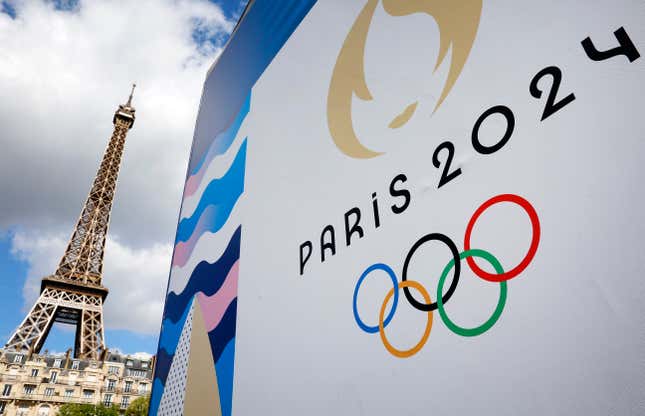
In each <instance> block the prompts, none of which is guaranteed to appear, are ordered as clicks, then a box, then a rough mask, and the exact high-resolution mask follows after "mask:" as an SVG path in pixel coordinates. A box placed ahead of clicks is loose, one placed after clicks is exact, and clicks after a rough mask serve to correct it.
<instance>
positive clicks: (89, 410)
mask: <svg viewBox="0 0 645 416" xmlns="http://www.w3.org/2000/svg"><path fill="white" fill-rule="evenodd" d="M58 416H119V409H118V408H117V407H116V405H112V407H105V406H103V405H102V404H100V405H96V406H95V405H93V404H64V405H62V406H61V407H60V409H59V410H58Z"/></svg>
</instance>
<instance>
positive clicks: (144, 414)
mask: <svg viewBox="0 0 645 416" xmlns="http://www.w3.org/2000/svg"><path fill="white" fill-rule="evenodd" d="M149 404H150V397H139V398H138V399H136V400H135V401H133V402H132V403H130V406H128V410H126V411H125V416H148V405H149Z"/></svg>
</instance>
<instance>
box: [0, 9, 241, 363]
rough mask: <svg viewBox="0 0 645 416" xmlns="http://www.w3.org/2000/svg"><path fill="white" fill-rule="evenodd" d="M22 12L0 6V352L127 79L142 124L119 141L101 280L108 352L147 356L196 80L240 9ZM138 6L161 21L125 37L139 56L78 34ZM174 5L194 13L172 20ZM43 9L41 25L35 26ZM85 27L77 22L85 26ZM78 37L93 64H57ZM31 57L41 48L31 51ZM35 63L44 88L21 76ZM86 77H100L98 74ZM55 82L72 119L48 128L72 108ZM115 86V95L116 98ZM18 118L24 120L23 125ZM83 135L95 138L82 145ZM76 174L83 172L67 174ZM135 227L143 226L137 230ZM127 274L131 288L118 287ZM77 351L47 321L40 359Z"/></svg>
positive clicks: (80, 196)
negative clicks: (121, 152) (135, 85)
mask: <svg viewBox="0 0 645 416" xmlns="http://www.w3.org/2000/svg"><path fill="white" fill-rule="evenodd" d="M27 3H29V6H28V7H27V8H26V9H24V10H23V9H21V7H23V6H20V3H13V2H12V1H10V0H0V35H4V38H5V39H11V38H12V37H13V38H14V40H15V44H14V45H10V44H9V43H11V42H8V43H7V42H4V43H3V44H2V45H0V96H14V97H19V98H17V99H16V100H15V101H12V100H3V102H2V103H0V112H2V114H3V115H0V123H2V124H3V125H4V126H7V129H8V133H7V135H6V136H5V140H3V146H5V145H6V146H7V147H6V148H5V151H4V152H3V154H0V193H1V194H2V195H3V198H2V199H1V200H0V276H1V277H0V313H1V314H2V316H3V318H2V319H1V320H0V343H2V344H3V345H4V343H5V342H6V341H7V339H8V337H9V336H10V335H11V333H12V332H13V330H14V329H15V328H16V327H17V326H18V325H19V324H20V322H21V321H22V319H23V318H24V316H25V314H26V313H27V311H28V309H29V308H30V307H31V305H32V304H33V299H34V298H35V296H37V294H38V293H37V292H38V287H39V280H40V278H41V277H42V276H44V275H46V274H49V273H53V272H54V270H53V269H54V268H55V265H56V264H57V262H58V260H59V259H60V257H61V256H62V254H63V250H64V245H65V242H66V240H67V238H69V235H70V233H71V231H72V227H73V224H74V222H75V220H76V219H77V217H78V213H79V212H80V210H81V208H82V203H83V200H84V199H85V196H86V194H87V192H88V191H89V185H90V183H91V180H92V177H93V176H94V174H95V172H96V169H97V168H98V161H99V158H100V156H101V155H102V151H103V148H104V146H105V143H106V140H107V138H108V137H109V132H111V124H110V123H109V121H110V120H111V112H113V111H114V108H115V106H116V104H118V103H119V102H121V101H123V99H122V98H125V96H126V95H127V89H128V82H130V80H131V79H132V78H136V79H137V81H138V82H139V83H140V84H141V85H142V86H141V87H140V91H138V94H139V95H137V96H135V106H137V108H138V112H140V115H139V114H138V116H139V117H140V118H138V120H137V125H136V126H135V128H134V129H133V131H132V133H130V135H132V136H135V137H136V141H135V138H134V137H133V143H132V144H129V143H128V144H127V147H126V150H125V156H124V161H123V167H122V171H121V174H120V178H119V189H118V190H117V194H116V200H115V207H114V209H113V216H112V221H111V228H110V236H111V238H112V240H108V245H107V248H106V268H105V273H104V284H106V286H108V288H109V289H110V295H109V296H108V299H107V301H106V306H105V313H104V315H105V316H104V318H105V321H106V340H107V346H108V347H109V348H112V349H114V348H118V349H120V350H122V351H124V352H127V353H135V352H148V353H154V352H155V351H156V347H157V335H158V334H157V332H158V325H159V322H160V317H161V306H162V301H163V294H164V292H165V288H166V280H167V274H168V270H169V264H170V258H169V257H170V248H171V246H172V241H173V239H174V228H175V226H176V218H177V217H176V215H177V211H178V209H179V201H180V194H181V187H182V186H183V184H182V182H183V172H185V169H186V163H187V157H188V149H189V146H190V137H191V136H192V128H193V125H194V117H195V114H196V111H197V103H198V100H199V94H200V92H201V91H200V90H201V83H202V80H203V77H204V75H205V73H206V71H207V69H208V67H209V66H210V65H211V64H212V62H213V61H214V59H215V57H216V55H217V54H218V53H219V51H220V50H221V47H222V46H223V45H224V43H225V42H226V40H227V38H228V34H229V32H230V30H231V29H232V27H233V26H234V24H235V19H236V18H237V16H239V14H240V13H241V11H242V10H243V8H244V6H245V4H246V1H238V0H218V1H212V3H214V4H216V5H217V6H219V8H220V9H221V12H222V14H223V17H222V16H219V15H218V14H217V10H215V9H212V7H211V8H208V7H203V4H202V3H204V2H203V1H201V0H187V1H185V2H183V3H181V2H170V1H162V0H148V1H147V2H143V1H142V2H133V3H128V6H127V7H130V8H131V10H123V11H120V10H118V9H117V8H115V7H114V6H113V5H112V4H110V2H100V1H92V2H90V1H83V0H81V1H80V2H79V1H78V0H53V1H46V0H43V1H42V2H40V3H38V4H36V3H37V2H35V1H34V2H27ZM134 3H137V4H136V5H134ZM144 3H145V4H148V5H150V7H151V8H155V10H151V11H150V13H151V15H155V14H156V15H159V16H165V17H164V19H165V21H164V22H163V25H160V24H159V23H157V25H158V26H149V27H144V23H143V22H142V23H141V26H142V27H141V28H139V27H137V26H134V27H129V28H127V30H129V31H135V32H136V31H138V32H137V33H138V35H137V36H136V37H135V39H137V41H138V44H137V45H136V47H137V48H139V49H137V51H139V53H138V54H134V53H133V54H132V56H124V57H123V56H120V55H117V54H116V52H115V55H113V56H110V55H109V54H110V48H112V49H113V50H114V51H119V53H120V51H122V50H123V46H122V45H123V40H121V39H120V34H119V33H115V34H114V35H113V36H112V35H111V34H110V33H109V32H108V33H98V30H97V31H96V32H97V33H94V31H92V32H88V28H94V27H96V21H93V20H92V16H96V15H101V16H102V15H105V16H108V17H106V19H107V18H114V19H119V18H121V19H132V16H133V15H136V14H137V13H139V14H142V13H143V14H145V10H143V11H142V10H141V7H143V6H142V4H144ZM23 4H26V3H23ZM182 4H185V7H186V8H187V9H190V10H181V9H179V7H182V6H181V5H182ZM52 5H53V7H52ZM25 7H26V6H25ZM101 7H103V8H102V9H101ZM85 8H87V10H86V9H85ZM36 9H38V10H36ZM173 10H174V11H176V12H177V14H178V15H181V16H179V17H177V20H176V21H175V22H174V24H175V27H173V26H171V23H169V22H168V21H167V20H168V12H172V11H173ZM36 11H38V13H36ZM79 11H80V13H79ZM43 12H45V13H49V14H50V16H44V17H43V16H41V15H42V14H43ZM86 12H87V13H86ZM121 12H122V13H123V16H122V17H120V16H119V13H121ZM201 12H204V15H203V16H202V15H200V13H201ZM3 14H4V16H5V23H3V21H2V15H3ZM65 14H69V15H70V16H71V15H72V14H77V15H80V19H76V20H74V19H69V18H66V16H65ZM7 17H10V18H11V19H12V20H13V21H15V20H16V18H19V19H24V20H25V24H22V25H12V23H11V20H7ZM38 19H47V20H46V21H47V22H49V21H50V20H52V19H57V24H59V26H54V25H53V26H52V29H51V30H52V32H51V33H53V35H52V34H51V33H50V34H47V32H46V30H47V29H45V32H42V31H40V30H41V29H42V27H43V26H46V24H45V23H44V22H45V21H44V20H43V21H38ZM83 19H85V20H86V21H87V22H85V23H83ZM152 20H154V19H152ZM159 20H163V19H161V18H160V19H159ZM146 24H148V25H153V24H155V23H154V22H153V23H146ZM164 25H165V26H164ZM182 25H187V26H188V27H189V32H187V33H188V35H189V39H187V40H183V39H179V38H178V37H180V36H183V35H182V33H184V32H183V29H182V28H183V27H184V26H182ZM105 26H108V27H109V26H110V25H109V24H106V25H105ZM61 27H62V28H64V29H66V30H69V36H63V37H60V38H56V36H55V35H56V34H58V33H59V32H60V30H61ZM166 27H167V29H168V30H166V31H164V29H165V28H166ZM173 29H175V30H173ZM155 31H158V32H157V33H159V36H158V37H159V38H163V39H161V40H160V42H161V44H162V45H164V48H166V49H167V50H165V51H164V52H165V55H164V54H162V53H154V52H159V47H158V46H155V45H154V44H155V42H156V40H157V39H156V38H155V37H154V36H153V35H151V33H155ZM2 37H3V36H0V38H2ZM79 37H80V38H82V39H83V42H85V43H89V42H94V43H95V44H96V45H98V46H97V48H100V50H98V51H97V52H96V53H95V54H92V53H89V55H90V56H85V55H82V54H81V55H79V54H78V53H77V52H75V51H74V53H72V54H67V55H66V53H67V51H69V50H75V49H76V48H81V47H84V46H85V45H84V44H78V43H65V42H68V40H67V39H72V40H73V39H78V38H79ZM50 38H51V39H53V38H56V39H53V40H52V43H51V44H48V43H47V42H43V41H42V40H43V39H50ZM61 39H62V40H61ZM186 41H187V42H192V43H193V44H192V46H191V45H190V44H188V45H187V44H186ZM30 42H33V45H34V46H30ZM120 42H121V43H120ZM112 43H113V45H112ZM147 43H148V44H150V47H148V48H147V47H146V44H147ZM172 45H174V46H172ZM41 47H42V48H45V49H42V50H39V49H38V48H41ZM149 49H151V50H152V51H149ZM157 55H158V56H157ZM121 59H123V62H122V61H121ZM128 59H130V60H131V62H130V61H127V60H128ZM23 66H24V67H23ZM37 66H43V67H45V68H46V69H47V71H46V76H47V77H48V78H47V79H41V80H38V81H39V82H36V83H35V82H34V80H36V79H37V78H35V77H41V76H43V73H42V72H34V73H29V71H30V70H31V68H34V67H37ZM124 66H125V67H126V68H124ZM105 67H108V68H113V69H108V68H105ZM25 68H26V69H25ZM96 68H102V69H103V68H105V70H104V71H103V70H100V71H98V72H97V71H96ZM133 74H134V75H133ZM21 77H22V78H21ZM101 77H104V78H101ZM34 84H38V88H36V87H35V86H34ZM56 84H61V85H67V87H66V90H65V91H64V94H63V95H65V94H67V95H71V96H73V97H75V98H74V100H73V101H66V102H65V105H69V106H71V107H74V106H75V108H70V109H69V110H70V111H69V113H73V114H78V115H80V116H79V117H68V118H66V116H63V117H61V116H60V115H59V116H58V117H56V118H48V117H50V114H52V116H51V117H53V114H55V113H56V112H55V111H54V110H55V109H56V108H58V107H59V106H60V105H61V101H60V100H61V99H62V100H68V99H69V97H67V98H65V97H63V98H59V96H60V94H61V92H60V90H57V89H53V87H51V86H52V85H56ZM173 84H176V86H174V85H173ZM117 86H118V88H119V91H118V92H113V90H115V88H116V87H117ZM173 87H176V88H173ZM47 88H50V89H47ZM21 100H22V101H21ZM137 100H138V101H137ZM165 103H174V104H176V107H175V108H173V109H172V111H171V114H172V115H173V117H175V119H173V120H170V119H171V117H168V115H167V114H166V113H165V111H167V109H166V108H165V107H166V106H165ZM177 103H179V104H177ZM25 108H29V109H30V111H31V110H33V113H30V114H25V110H24V109H25ZM95 126H99V127H95ZM88 137H91V138H92V141H90V142H88ZM179 138H180V139H179ZM7 139H9V140H7ZM43 140H46V141H43ZM50 143H51V146H54V145H56V147H55V150H54V151H55V153H53V154H55V155H56V156H57V157H54V158H51V154H52V148H49V147H48V146H50ZM149 143H162V145H159V149H165V150H164V151H165V152H167V153H163V154H157V155H155V156H156V158H154V159H151V158H150V157H149V156H148V155H149V154H150V147H149V146H148V147H147V148H146V147H145V144H149ZM163 143H166V145H164V144H163ZM79 144H82V145H80V146H79ZM40 148H42V150H39V149H40ZM34 149H36V150H34ZM39 151H42V155H39V154H38V152H39ZM159 152H162V150H160V151H159ZM159 159H162V160H163V161H164V163H159ZM43 160H47V161H48V163H47V164H45V165H47V168H46V169H43V168H42V167H40V166H41V165H43V162H42V161H43ZM73 164H77V166H78V171H81V172H82V173H77V172H75V171H66V169H67V166H69V165H73ZM18 170H19V171H21V172H28V173H29V174H27V175H24V176H23V177H22V178H21V180H22V181H23V182H19V183H18V185H16V181H15V180H14V179H15V178H14V174H13V173H14V172H16V171H18ZM141 172H146V173H147V175H141ZM67 178H69V180H67ZM38 201H40V204H39V203H38ZM43 201H45V202H43ZM39 205H40V206H42V208H39ZM142 213H143V214H142ZM133 218H134V219H135V220H133ZM137 218H145V221H136V219H137ZM130 276H137V277H138V278H137V279H134V280H128V279H129V278H130ZM130 285H131V286H132V287H130ZM147 293H150V295H147ZM143 294H146V295H143ZM137 308H139V309H137ZM133 316H134V319H132V317H133ZM138 317H141V318H138ZM139 321H141V322H139ZM73 341H74V332H73V330H70V328H68V327H66V326H64V325H61V324H56V325H55V326H54V328H53V330H52V332H51V333H50V336H49V338H48V340H47V343H46V344H45V347H44V348H45V349H49V350H50V351H56V352H64V351H65V350H66V349H67V348H69V347H71V346H73Z"/></svg>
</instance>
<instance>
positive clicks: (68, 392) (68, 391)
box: [65, 389, 74, 397]
mask: <svg viewBox="0 0 645 416" xmlns="http://www.w3.org/2000/svg"><path fill="white" fill-rule="evenodd" d="M73 395H74V390H73V389H65V397H72V396H73Z"/></svg>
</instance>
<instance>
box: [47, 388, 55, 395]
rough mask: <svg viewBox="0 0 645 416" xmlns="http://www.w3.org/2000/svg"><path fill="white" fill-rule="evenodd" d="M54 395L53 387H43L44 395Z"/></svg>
mask: <svg viewBox="0 0 645 416" xmlns="http://www.w3.org/2000/svg"><path fill="white" fill-rule="evenodd" d="M53 395H54V388H53V387H47V388H46V389H45V397H52V396H53Z"/></svg>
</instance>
